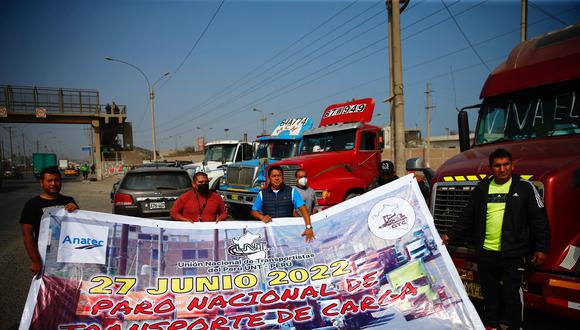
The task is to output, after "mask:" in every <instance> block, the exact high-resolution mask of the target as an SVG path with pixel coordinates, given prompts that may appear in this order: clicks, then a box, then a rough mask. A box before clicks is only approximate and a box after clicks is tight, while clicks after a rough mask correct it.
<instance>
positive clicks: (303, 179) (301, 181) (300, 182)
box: [298, 178, 308, 186]
mask: <svg viewBox="0 0 580 330" xmlns="http://www.w3.org/2000/svg"><path fill="white" fill-rule="evenodd" d="M307 183H308V179H307V178H300V179H298V184H299V185H301V186H306V184H307Z"/></svg>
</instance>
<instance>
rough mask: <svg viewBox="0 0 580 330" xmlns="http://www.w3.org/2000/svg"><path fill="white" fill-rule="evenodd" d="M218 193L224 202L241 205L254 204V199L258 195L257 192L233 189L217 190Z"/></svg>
mask: <svg viewBox="0 0 580 330" xmlns="http://www.w3.org/2000/svg"><path fill="white" fill-rule="evenodd" d="M217 193H218V194H220V196H221V197H222V199H223V200H224V202H226V203H233V204H242V205H249V206H252V205H254V201H255V200H256V197H257V196H258V194H257V193H249V192H240V191H233V190H218V191H217Z"/></svg>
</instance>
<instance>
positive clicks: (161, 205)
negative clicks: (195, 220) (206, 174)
mask: <svg viewBox="0 0 580 330" xmlns="http://www.w3.org/2000/svg"><path fill="white" fill-rule="evenodd" d="M190 189H192V187H191V178H190V177H189V175H188V174H187V172H186V171H185V170H183V169H180V168H172V167H158V168H157V167H142V168H137V169H134V170H131V171H129V172H127V173H126V174H125V176H124V177H123V179H122V180H121V181H119V182H117V183H115V184H114V185H113V191H112V192H111V194H112V195H113V199H112V202H113V213H114V214H123V215H130V216H136V217H146V218H162V219H169V211H170V210H171V207H172V206H173V204H174V203H175V200H177V198H179V196H181V194H183V193H185V192H187V191H188V190H190Z"/></svg>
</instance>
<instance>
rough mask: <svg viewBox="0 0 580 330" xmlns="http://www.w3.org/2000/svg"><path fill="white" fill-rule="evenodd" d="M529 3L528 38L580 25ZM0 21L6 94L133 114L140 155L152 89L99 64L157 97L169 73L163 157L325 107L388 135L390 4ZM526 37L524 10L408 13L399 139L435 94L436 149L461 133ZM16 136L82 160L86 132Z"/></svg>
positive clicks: (137, 0)
mask: <svg viewBox="0 0 580 330" xmlns="http://www.w3.org/2000/svg"><path fill="white" fill-rule="evenodd" d="M528 3H529V9H528V21H529V26H528V38H533V37H536V36H539V35H542V34H544V33H547V32H549V31H552V30H556V29H561V28H563V27H565V26H566V25H569V24H576V23H578V22H580V1H578V0H576V1H572V0H569V1H545V0H535V1H530V0H528ZM446 7H447V8H446ZM0 9H1V11H2V13H3V14H4V15H3V19H2V20H0V43H1V44H2V45H4V47H3V51H2V52H0V85H19V86H39V87H40V86H42V87H56V88H75V89H76V88H78V89H93V90H98V91H99V97H100V102H101V103H102V104H105V103H108V102H112V101H115V102H116V103H117V104H123V105H127V109H128V119H127V120H128V121H130V122H132V124H133V134H134V144H135V145H137V146H140V147H144V148H148V149H151V112H150V110H149V94H148V89H147V83H146V80H145V79H144V77H143V76H142V75H141V74H140V73H139V72H138V71H137V70H135V69H134V68H132V67H130V66H128V65H125V64H122V63H118V62H111V61H106V60H105V57H112V58H115V59H119V60H123V61H125V62H128V63H131V64H133V65H135V66H137V67H138V68H140V69H141V70H142V71H143V72H144V73H145V75H146V76H147V77H148V79H149V80H150V82H151V84H153V82H154V81H156V80H157V79H158V78H160V77H161V76H162V75H163V74H164V73H166V72H170V75H169V76H167V77H164V78H163V79H161V80H160V81H159V82H158V83H157V84H156V85H155V102H154V105H155V121H156V131H157V148H158V149H159V150H161V151H166V150H169V149H173V148H175V147H176V146H177V147H178V148H183V147H186V146H191V145H193V144H194V140H195V138H196V137H198V136H205V137H206V140H216V139H224V138H225V137H226V134H227V137H228V138H234V139H240V138H241V137H242V135H243V134H244V133H247V134H248V136H249V137H250V138H253V137H255V136H256V135H257V134H259V133H260V132H261V131H262V122H261V121H260V119H261V118H262V116H264V115H265V116H266V119H267V130H268V131H271V130H272V129H273V128H274V123H275V122H276V121H278V120H281V119H284V118H292V117H303V116H310V117H312V118H313V120H314V123H315V124H316V125H317V124H318V123H319V122H320V117H321V114H322V111H323V110H324V109H325V108H326V107H327V106H328V105H330V104H334V103H342V102H346V101H349V100H351V99H353V98H355V99H358V98H366V97H372V98H374V99H375V102H376V108H375V116H374V118H373V123H374V124H376V125H380V126H384V125H386V124H388V120H389V108H390V106H389V105H388V104H385V103H382V102H381V101H383V100H384V99H386V98H387V97H388V96H389V95H390V91H389V83H388V79H387V77H388V55H387V45H388V38H387V22H386V18H387V14H386V9H385V3H384V1H377V0H358V1H357V0H335V1H325V0H304V1H288V0H287V1H281V0H268V1H266V0H264V1H240V0H224V1H222V0H206V1H199V0H117V1H109V0H99V1H96V0H84V1H78V0H62V1H48V0H36V1H31V0H19V1H15V0H4V1H2V2H0ZM450 13H451V15H452V16H453V18H452V17H451V16H450ZM519 27H520V1H516V0H505V1H497V0H496V1H485V0H483V1H475V0H461V1H457V0H445V2H444V3H443V2H442V1H434V0H410V3H409V5H408V6H407V8H406V9H405V10H404V12H403V13H402V15H401V33H402V56H403V83H404V97H405V126H406V127H407V128H415V127H417V128H419V129H421V130H422V132H423V135H425V134H426V133H425V127H426V111H425V88H426V86H425V85H426V83H427V82H429V84H430V86H431V90H432V93H431V105H432V106H434V108H433V109H432V111H431V135H443V134H446V132H447V131H448V130H454V129H456V125H457V124H456V123H457V120H456V112H457V111H456V110H455V109H456V108H457V107H463V106H467V105H471V104H475V103H478V102H479V93H480V90H481V86H482V85H483V83H484V81H485V79H486V77H487V76H488V75H489V73H490V70H493V68H494V67H496V66H497V65H498V64H500V63H501V62H502V61H503V60H504V59H505V58H506V57H507V55H508V54H509V52H510V50H511V49H512V48H513V47H514V46H515V45H517V43H519V42H520V33H519ZM470 45H472V47H471V46H470ZM252 109H258V110H260V111H261V112H259V111H252ZM271 113H273V115H271ZM8 126H11V127H13V130H12V131H13V144H14V152H15V153H18V152H19V150H22V144H24V147H25V149H26V152H27V154H29V153H30V150H36V141H37V140H38V141H39V145H40V149H41V151H45V150H48V151H54V152H56V153H57V154H58V155H59V158H68V159H74V160H84V159H87V158H88V155H87V153H86V152H82V151H81V147H82V146H84V145H88V144H89V135H88V132H87V127H88V126H85V125H47V124H0V127H2V128H0V139H1V140H2V141H3V144H4V146H5V149H7V144H8V130H7V127H8ZM197 127H200V128H201V129H198V128H197ZM225 129H228V131H227V132H226V131H225ZM23 136H24V137H23ZM23 141H24V142H23ZM45 145H46V146H47V147H46V148H44V146H45ZM42 149H44V150H42ZM5 153H7V151H5Z"/></svg>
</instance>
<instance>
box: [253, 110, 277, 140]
mask: <svg viewBox="0 0 580 330" xmlns="http://www.w3.org/2000/svg"><path fill="white" fill-rule="evenodd" d="M252 111H256V112H259V113H261V114H262V119H260V120H261V121H262V135H266V121H267V120H268V115H271V116H273V115H274V113H273V112H270V113H267V114H265V113H264V111H262V110H260V109H256V108H254V109H252Z"/></svg>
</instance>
